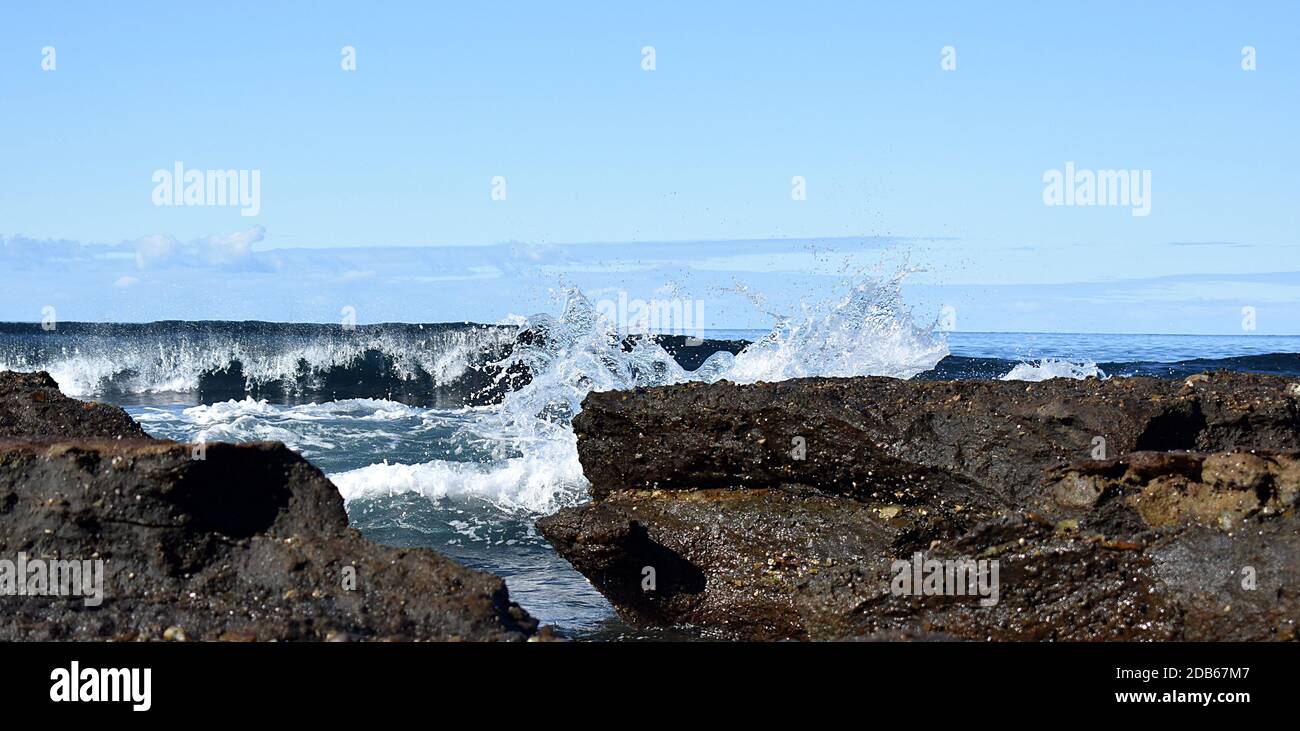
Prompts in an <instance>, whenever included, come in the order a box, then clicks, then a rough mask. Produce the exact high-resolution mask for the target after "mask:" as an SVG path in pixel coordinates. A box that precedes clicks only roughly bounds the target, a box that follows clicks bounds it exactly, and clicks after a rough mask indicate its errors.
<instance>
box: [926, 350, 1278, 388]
mask: <svg viewBox="0 0 1300 731" xmlns="http://www.w3.org/2000/svg"><path fill="white" fill-rule="evenodd" d="M1216 370H1227V371H1240V372H1243V373H1268V374H1274V375H1280V376H1300V353H1267V354H1262V355H1243V356H1232V357H1227V358H1195V359H1190V360H1179V361H1173V362H1159V361H1104V362H1101V363H1094V362H1092V361H1071V360H1065V359H1057V358H1044V359H1041V360H1033V361H1020V360H1011V359H1005V358H971V357H966V356H960V355H949V356H948V357H947V358H944V359H943V360H941V361H939V364H938V365H937V366H935V367H934V368H933V369H931V370H929V371H926V372H924V373H921V374H919V375H917V378H919V379H922V380H927V381H943V380H993V379H1006V380H1045V379H1046V378H1089V377H1093V378H1100V377H1104V376H1110V377H1114V376H1148V377H1151V378H1186V377H1187V376H1190V375H1194V374H1196V373H1204V372H1205V371H1216ZM1013 376H1014V377H1013Z"/></svg>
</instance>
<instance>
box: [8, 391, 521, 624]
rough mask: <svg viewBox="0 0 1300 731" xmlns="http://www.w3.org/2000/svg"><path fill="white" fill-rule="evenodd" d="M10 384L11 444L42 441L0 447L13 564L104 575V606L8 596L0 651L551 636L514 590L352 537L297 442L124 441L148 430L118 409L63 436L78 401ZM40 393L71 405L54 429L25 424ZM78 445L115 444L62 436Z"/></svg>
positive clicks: (328, 487)
mask: <svg viewBox="0 0 1300 731" xmlns="http://www.w3.org/2000/svg"><path fill="white" fill-rule="evenodd" d="M0 383H3V384H6V387H7V389H8V390H6V391H5V392H4V396H3V398H4V403H5V406H4V408H5V409H7V411H5V412H4V413H5V414H7V415H12V414H18V415H19V416H18V417H16V418H12V419H11V420H10V421H7V422H6V423H7V424H9V425H10V426H9V428H10V429H12V428H13V427H14V425H23V428H29V429H33V430H34V431H35V436H36V437H37V438H35V439H29V440H22V439H0V560H5V561H9V562H14V563H16V562H17V561H18V558H19V554H22V555H24V556H25V557H26V558H27V559H29V560H31V559H39V560H41V561H46V562H48V561H55V560H63V561H73V560H75V561H102V562H103V563H102V567H103V602H102V604H100V605H99V606H87V605H86V602H85V601H84V599H83V597H82V596H49V595H39V596H13V595H0V605H2V606H3V609H4V613H5V622H3V623H0V640H94V639H118V640H133V639H152V640H161V639H171V640H179V639H182V638H184V639H189V640H227V641H247V640H523V639H526V638H527V637H528V636H529V635H531V634H532V633H533V632H534V630H535V629H536V627H537V621H536V620H535V619H533V618H532V617H530V616H529V615H528V613H527V612H525V611H524V610H523V609H521V608H520V607H519V606H518V605H516V604H514V603H512V602H511V601H510V599H509V595H508V593H507V590H506V586H505V584H504V582H502V580H501V579H500V578H498V577H495V576H492V575H491V574H487V573H483V572H479V571H472V570H470V569H467V568H465V567H463V566H461V565H459V564H457V563H456V562H454V561H452V560H451V559H448V558H446V557H444V556H441V555H439V554H437V553H435V552H433V551H430V550H427V549H401V548H391V547H387V546H381V545H379V544H376V543H373V542H371V541H369V540H367V539H366V538H364V537H362V536H361V534H360V533H358V532H357V531H355V530H353V529H351V528H349V527H348V525H347V514H346V512H345V511H344V509H343V500H342V498H341V496H340V495H339V492H338V490H337V488H335V487H334V485H333V484H332V483H331V482H330V481H329V480H328V479H327V478H326V477H325V475H324V474H322V473H321V472H320V470H318V469H317V468H316V467H314V466H313V465H311V464H310V463H309V462H307V461H306V460H304V459H303V458H302V457H300V456H299V455H297V454H296V453H294V452H293V451H291V450H289V449H287V448H286V447H285V446H284V445H282V444H278V443H262V444H246V445H230V444H207V445H203V446H192V445H185V444H176V443H173V442H167V441H156V440H151V439H149V438H148V437H147V436H144V435H143V432H139V434H140V437H141V438H123V437H130V436H131V434H132V433H133V432H135V431H138V429H139V428H138V426H135V424H134V422H131V421H130V419H129V417H126V415H125V414H124V413H122V412H120V410H116V409H112V407H102V409H100V408H98V407H97V408H96V409H95V410H94V412H95V413H97V414H101V415H102V418H95V419H91V420H89V421H85V422H77V421H64V420H63V419H64V418H65V417H68V416H69V415H75V414H76V412H77V409H78V408H79V407H78V406H77V404H78V403H79V402H76V401H72V400H70V399H64V398H63V397H62V396H61V395H60V394H58V392H57V391H56V390H53V386H52V382H51V381H50V380H49V379H48V377H45V376H44V375H43V374H35V375H31V376H18V377H15V376H14V374H0ZM24 386H25V387H27V390H26V391H24V390H23V389H24ZM32 394H42V397H41V398H40V399H37V402H38V403H42V404H46V405H49V404H55V405H56V406H54V407H53V408H52V410H50V411H47V412H44V414H43V416H44V417H48V418H49V419H50V421H41V420H40V418H41V417H42V414H41V413H39V412H36V411H32V412H28V411H25V409H26V407H25V406H22V405H21V404H25V403H27V402H28V401H31V400H32V398H31V397H32ZM13 403H18V404H20V406H18V407H14V406H13V405H12V404H13ZM114 414H117V415H120V416H121V417H124V418H126V420H127V422H128V424H125V425H124V424H122V423H121V422H120V419H118V418H117V417H116V416H115V415H114ZM131 427H134V429H132V428H131ZM77 429H82V430H91V429H93V430H98V431H100V432H101V433H100V435H99V436H100V438H80V439H71V440H68V439H61V438H57V436H58V435H60V434H64V433H66V432H67V431H69V430H71V431H76V430H77ZM10 433H11V432H10ZM77 436H84V434H81V433H78V434H77ZM0 578H2V577H0ZM0 586H2V584H0Z"/></svg>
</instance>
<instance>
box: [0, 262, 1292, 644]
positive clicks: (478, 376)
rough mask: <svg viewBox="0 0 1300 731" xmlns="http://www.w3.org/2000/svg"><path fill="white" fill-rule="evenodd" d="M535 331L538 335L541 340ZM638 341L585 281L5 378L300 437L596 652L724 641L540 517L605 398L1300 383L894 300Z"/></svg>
mask: <svg viewBox="0 0 1300 731" xmlns="http://www.w3.org/2000/svg"><path fill="white" fill-rule="evenodd" d="M521 333H526V335H524V336H521ZM705 335H706V339H705V340H704V342H703V343H698V344H690V343H688V342H687V341H686V339H685V338H684V337H682V336H644V335H635V334H628V333H623V332H618V331H617V329H616V328H611V327H610V326H609V324H608V323H603V322H601V321H600V320H599V318H598V317H597V316H596V313H595V310H594V308H593V307H592V306H591V305H590V303H589V302H588V301H587V299H586V298H585V297H584V296H583V295H582V294H581V292H578V291H576V290H574V291H570V292H569V293H568V294H567V296H566V299H565V301H564V307H563V313H562V314H560V315H555V316H552V315H538V316H536V317H533V318H528V319H527V320H526V321H525V322H523V323H519V324H512V325H485V324H475V323H439V324H378V325H359V326H356V327H355V328H352V327H344V326H341V325H339V324H291V323H271V322H213V321H204V322H185V321H170V322H154V323H147V324H121V323H115V324H96V323H71V322H70V323H59V324H58V325H57V328H56V329H54V330H51V331H47V330H44V329H42V327H41V326H40V325H37V324H29V323H8V324H0V369H4V370H20V371H31V370H46V371H49V372H50V373H51V374H52V375H53V376H54V378H55V380H57V381H58V382H59V385H60V387H61V388H62V389H63V390H64V392H65V393H67V394H69V395H71V396H75V397H78V398H83V399H96V400H102V401H108V402H111V403H115V404H118V405H121V406H123V407H124V408H125V409H126V410H127V411H128V412H129V413H130V414H131V416H133V417H134V418H135V419H136V420H137V421H139V422H140V423H141V424H142V425H143V426H144V428H145V429H146V430H147V431H148V432H149V433H150V434H152V435H153V436H156V437H160V438H166V439H175V440H178V441H185V442H194V441H209V442H212V441H230V442H245V441H256V440H274V441H280V442H283V443H285V444H287V445H288V446H290V447H291V448H293V449H295V450H297V451H298V452H300V453H301V454H303V455H304V456H305V457H306V458H308V459H310V460H311V461H312V462H313V463H315V464H316V465H317V466H319V467H320V468H321V469H322V470H323V471H324V472H326V473H327V474H328V475H329V476H330V477H331V479H332V480H333V481H334V483H335V484H336V485H337V486H338V488H339V490H340V492H341V493H342V495H343V497H344V499H345V502H346V506H347V510H348V513H349V516H350V519H351V522H352V524H353V525H354V526H355V527H356V528H358V529H359V530H361V531H362V532H363V533H364V534H366V535H367V536H369V537H370V538H372V539H374V540H376V541H379V542H382V543H387V544H392V545H400V546H424V547H429V548H433V549H436V550H438V551H440V552H443V553H445V554H447V555H450V556H452V557H453V558H455V559H457V560H459V561H461V562H462V563H464V564H466V565H468V566H471V567H474V568H479V569H483V570H487V571H491V572H493V573H495V574H497V575H500V576H502V577H503V578H505V580H506V582H507V584H508V585H509V588H510V593H511V597H512V598H513V599H514V600H515V601H517V602H519V603H520V604H521V605H523V606H524V607H526V608H527V609H528V611H529V612H531V613H532V614H533V615H534V616H536V617H538V618H540V619H541V620H542V621H543V622H544V623H547V624H551V625H554V626H555V627H556V629H557V630H558V631H559V632H561V633H562V634H564V635H567V636H570V637H574V638H579V639H623V640H634V639H652V638H665V637H673V638H689V639H698V638H707V634H705V633H703V632H700V631H696V630H694V629H692V628H672V629H667V630H659V631H646V630H639V629H634V628H632V627H629V626H626V625H624V624H623V623H622V622H621V621H620V620H619V619H618V618H617V617H616V616H615V614H614V611H613V609H612V608H611V607H610V605H609V603H608V602H607V601H605V599H604V598H603V597H602V596H601V595H600V594H599V593H597V592H596V590H595V589H594V588H592V587H591V585H590V584H589V583H588V582H587V580H586V579H585V578H583V577H582V576H581V575H580V574H578V573H577V572H576V571H574V570H573V569H572V568H571V567H570V566H569V565H568V564H567V563H566V562H565V561H564V560H562V559H561V558H559V557H558V556H557V555H556V554H555V552H554V551H553V550H552V549H551V547H550V546H549V545H548V544H547V542H546V541H545V540H544V539H542V538H541V537H540V536H539V535H538V533H537V532H536V530H535V529H534V527H533V521H534V520H535V519H536V518H538V517H540V516H543V515H547V514H549V513H552V512H554V511H556V510H557V509H559V508H561V507H564V506H568V505H573V504H577V503H580V502H583V501H585V500H586V482H585V480H584V478H583V475H582V469H581V466H580V465H579V463H578V459H577V451H576V441H575V438H574V436H573V433H572V431H571V429H570V428H569V422H570V420H571V418H572V416H573V415H574V414H575V413H576V412H577V411H578V410H579V409H580V405H581V401H582V397H583V396H585V394H586V393H588V392H590V391H592V390H608V389H630V388H635V387H638V386H652V385H659V384H668V383H678V382H683V381H688V380H705V381H715V380H719V379H728V380H733V381H737V382H755V381H760V380H765V381H774V380H782V379H787V378H796V377H801V376H850V375H887V376H893V377H899V378H926V379H940V378H959V379H969V378H984V379H992V378H1008V379H1020V380H1042V379H1045V378H1052V377H1069V378H1086V377H1099V378H1115V377H1126V376H1134V375H1146V376H1156V377H1164V378H1178V377H1183V376H1186V375H1189V374H1192V373H1197V372H1201V371H1205V370H1213V369H1230V370H1240V371H1251V372H1259V373H1273V374H1282V375H1293V376H1300V337H1275V336H1256V335H1250V334H1243V335H1240V336H1192V335H1114V334H1068V333H1066V334H1062V333H1053V334H1045V333H973V332H948V333H943V332H936V331H935V330H934V329H933V328H931V327H925V326H918V325H916V324H915V323H914V322H913V321H912V319H911V317H910V316H908V315H907V314H906V312H905V311H904V310H902V308H901V307H900V306H899V304H898V296H897V292H896V291H892V290H890V289H889V288H888V287H884V288H881V287H877V286H862V287H858V288H855V289H854V290H853V292H852V293H850V295H848V296H847V297H846V298H845V299H843V300H837V301H833V302H830V303H828V304H827V305H825V306H823V307H819V308H812V309H809V310H807V311H805V312H803V313H801V314H800V316H798V317H797V318H790V319H784V320H782V321H780V322H778V323H777V324H776V326H774V328H773V329H772V330H771V331H722V330H716V331H708V332H706V333H705Z"/></svg>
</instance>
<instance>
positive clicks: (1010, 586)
mask: <svg viewBox="0 0 1300 731" xmlns="http://www.w3.org/2000/svg"><path fill="white" fill-rule="evenodd" d="M1297 414H1298V412H1297V397H1296V395H1295V393H1294V391H1292V390H1291V381H1290V380H1289V379H1281V378H1276V377H1265V376H1252V375H1241V374H1223V373H1216V374H1213V375H1211V376H1209V377H1204V378H1197V379H1189V380H1188V381H1187V382H1182V381H1159V380H1153V379H1114V380H1109V381H1095V380H1092V381H1067V380H1054V381H1047V382H1042V383H1022V382H971V381H966V382H928V383H925V382H911V381H898V380H892V379H883V378H860V379H804V380H798V381H788V382H783V383H777V384H757V385H753V386H736V385H733V384H728V383H721V384H713V385H703V384H693V385H688V386H674V387H668V388H661V389H646V390H644V391H638V392H636V393H618V392H611V393H599V394H592V395H591V396H589V397H588V398H587V400H586V401H585V402H584V405H583V412H582V414H580V415H579V417H578V418H577V420H576V423H575V430H576V431H577V433H578V439H579V441H578V449H579V455H580V457H581V459H582V463H583V469H584V472H585V473H586V475H587V477H588V479H589V480H590V481H591V482H592V493H593V496H594V498H595V500H594V501H593V502H592V503H591V504H589V505H583V506H577V507H574V508H569V509H566V510H563V511H561V512H560V513H558V514H557V515H554V516H549V517H547V518H544V519H542V520H541V521H539V522H538V527H539V529H540V530H541V532H542V533H543V535H545V536H546V537H547V538H548V539H549V540H550V541H551V542H552V543H553V544H554V545H555V546H556V548H557V550H558V551H559V552H560V553H561V555H563V556H565V557H566V558H567V559H568V560H569V561H570V562H572V563H573V564H574V566H575V567H576V568H577V569H578V570H579V571H581V572H582V573H583V574H585V575H586V576H587V577H588V578H590V579H591V580H592V582H593V583H594V584H595V585H596V586H597V587H598V588H599V589H601V590H602V591H603V592H604V593H605V594H606V596H608V597H609V598H610V599H611V601H612V602H613V603H614V604H615V606H616V607H617V608H618V610H619V611H620V613H621V614H622V615H623V616H624V617H625V618H627V619H628V620H630V621H632V622H634V623H641V624H671V623H692V624H697V625H704V626H710V627H719V628H723V629H725V630H728V631H729V632H731V633H732V634H734V635H735V636H738V637H742V638H750V639H779V638H796V639H848V638H892V637H929V636H942V637H949V638H961V639H975V640H985V639H994V640H1165V639H1181V640H1266V639H1294V638H1295V636H1296V635H1295V632H1296V628H1295V623H1296V621H1297V618H1300V518H1298V517H1297V514H1296V493H1297V488H1300V469H1297V461H1296V456H1295V453H1293V452H1290V451H1287V452H1278V451H1276V450H1296V449H1297V448H1300V428H1298V427H1300V419H1298V418H1297ZM1098 436H1100V437H1103V438H1104V439H1105V446H1106V450H1107V452H1108V456H1110V455H1117V454H1118V455H1124V456H1123V457H1122V458H1115V457H1113V456H1111V458H1109V459H1099V460H1094V459H1089V457H1090V456H1091V455H1092V454H1093V450H1094V447H1095V446H1096V445H1097V443H1096V442H1094V441H1093V440H1094V437H1098ZM796 438H799V439H802V442H803V446H805V447H806V452H804V453H802V454H800V453H799V452H797V451H794V450H796V449H797V448H798V447H799V446H800V442H799V441H798V440H797V439H796ZM1252 449H1254V450H1256V453H1252V452H1251V450H1252ZM1171 450H1203V451H1201V452H1190V453H1189V452H1183V451H1171ZM1210 452H1217V453H1210ZM799 457H802V458H799ZM917 554H919V555H920V560H922V561H925V560H938V561H945V560H950V561H971V560H997V561H998V565H999V587H1000V588H999V592H998V601H997V603H996V604H994V605H992V606H983V605H981V603H980V602H979V599H980V598H981V597H980V596H975V595H973V593H972V592H967V594H966V595H953V593H952V592H948V593H940V594H935V595H924V594H921V595H917V594H915V593H905V592H896V591H891V580H892V579H893V578H895V576H896V575H897V574H896V573H895V572H896V566H895V561H909V560H911V559H912V558H913V556H915V555H917ZM646 567H652V568H653V569H654V576H655V579H656V581H655V584H656V585H655V587H654V589H653V590H647V589H646V588H645V585H644V584H643V583H642V580H643V576H644V575H645V570H646ZM1248 585H1249V588H1248Z"/></svg>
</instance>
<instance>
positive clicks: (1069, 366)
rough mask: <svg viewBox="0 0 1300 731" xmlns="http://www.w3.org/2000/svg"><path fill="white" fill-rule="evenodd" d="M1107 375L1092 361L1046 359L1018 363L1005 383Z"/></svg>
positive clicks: (1003, 378)
mask: <svg viewBox="0 0 1300 731" xmlns="http://www.w3.org/2000/svg"><path fill="white" fill-rule="evenodd" d="M1106 377H1107V376H1106V374H1105V373H1104V372H1103V371H1102V370H1101V368H1098V367H1097V364H1096V363H1093V362H1092V361H1084V362H1077V363H1076V362H1074V361H1069V360H1061V359H1057V358H1044V359H1043V360H1039V361H1035V362H1033V363H1017V364H1016V365H1015V367H1014V368H1012V369H1011V370H1010V371H1009V372H1008V373H1007V374H1006V375H1003V376H1002V377H1001V380H1003V381H1046V380H1048V379H1051V378H1073V379H1075V380H1083V379H1085V378H1106Z"/></svg>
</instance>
